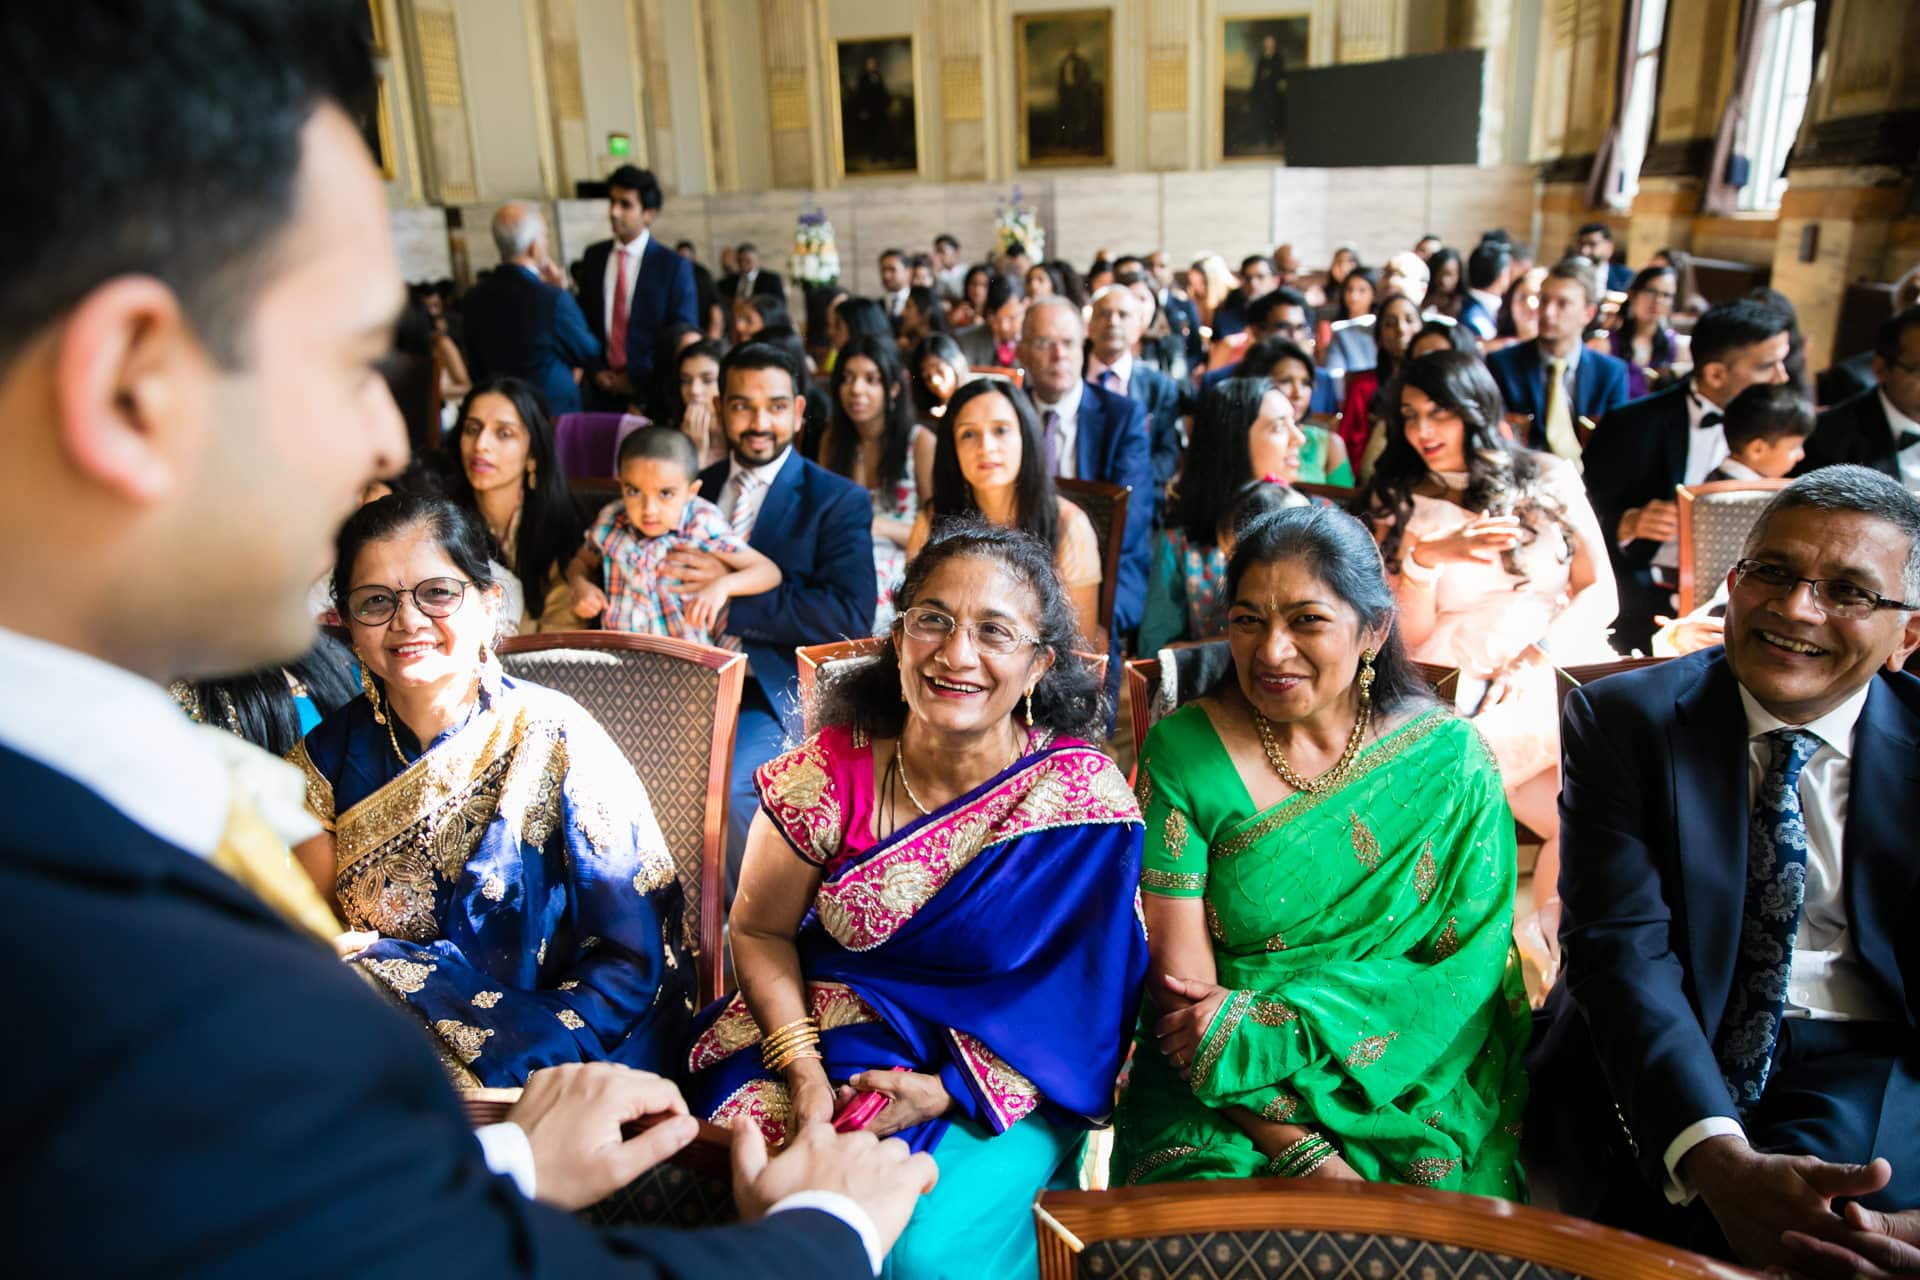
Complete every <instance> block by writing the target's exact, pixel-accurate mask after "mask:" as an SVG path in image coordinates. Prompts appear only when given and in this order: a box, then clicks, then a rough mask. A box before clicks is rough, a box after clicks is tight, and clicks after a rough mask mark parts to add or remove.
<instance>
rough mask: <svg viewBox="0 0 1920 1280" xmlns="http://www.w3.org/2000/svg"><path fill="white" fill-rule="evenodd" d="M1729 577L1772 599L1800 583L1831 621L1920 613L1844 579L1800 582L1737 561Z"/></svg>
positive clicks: (1757, 563)
mask: <svg viewBox="0 0 1920 1280" xmlns="http://www.w3.org/2000/svg"><path fill="white" fill-rule="evenodd" d="M1733 574H1734V581H1735V582H1736V583H1738V584H1740V585H1742V586H1755V587H1759V588H1760V589H1761V590H1763V591H1765V592H1766V593H1767V594H1768V595H1773V596H1784V595H1787V594H1790V593H1791V592H1792V591H1793V589H1794V588H1795V587H1797V586H1799V585H1800V584H1801V583H1803V582H1804V583H1806V584H1807V589H1808V590H1809V591H1811V592H1812V593H1813V603H1814V604H1815V605H1816V606H1818V607H1819V609H1820V612H1822V613H1824V614H1826V615H1827V616H1828V617H1832V618H1864V617H1866V616H1867V615H1868V614H1870V613H1874V612H1876V611H1878V610H1880V609H1905V610H1908V611H1913V610H1920V604H1908V603H1907V602H1906V601H1904V600H1889V599H1888V598H1887V597H1885V596H1883V595H1881V594H1880V593H1879V592H1877V591H1869V590H1867V589H1866V588H1865V587H1863V586H1861V585H1860V584H1859V583H1857V582H1848V581H1847V580H1846V579H1845V578H1803V577H1801V576H1800V575H1799V574H1797V573H1793V572H1791V571H1790V570H1787V569H1783V568H1781V567H1780V566H1779V565H1777V564H1768V563H1767V562H1766V561H1765V560H1741V561H1739V562H1738V563H1737V564H1735V565H1734V566H1733Z"/></svg>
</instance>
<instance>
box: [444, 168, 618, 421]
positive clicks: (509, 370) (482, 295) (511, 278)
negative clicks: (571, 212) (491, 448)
mask: <svg viewBox="0 0 1920 1280" xmlns="http://www.w3.org/2000/svg"><path fill="white" fill-rule="evenodd" d="M493 244H494V247H495V248H496V249H498V250H499V251H500V265H499V266H498V267H495V268H494V269H493V270H492V271H491V272H489V273H488V274H487V278H486V279H484V280H482V281H481V282H480V283H479V284H477V285H475V286H474V287H473V289H472V291H471V292H469V293H468V294H467V305H466V319H467V365H468V367H469V368H470V369H472V371H473V378H474V382H475V383H476V384H478V383H480V382H483V381H485V380H486V379H488V378H492V377H498V376H501V375H511V376H513V377H516V378H524V379H526V380H527V381H528V382H531V383H532V384H533V385H534V386H535V387H538V388H539V390H540V394H541V395H543V396H545V397H546V400H547V410H548V412H550V413H551V414H553V416H555V417H558V416H559V415H561V414H563V413H578V412H579V411H580V382H579V378H578V377H577V375H576V371H577V370H582V369H587V368H590V367H592V366H593V364H594V363H595V362H596V361H597V360H599V358H600V341H599V339H597V338H595V337H594V336H593V331H592V330H591V329H589V328H588V327H587V318H586V316H585V315H583V314H582V313H581V311H580V304H579V303H577V302H575V301H574V300H573V295H572V294H571V293H568V292H567V290H566V288H565V279H566V277H565V276H564V275H563V274H562V273H561V271H560V268H559V267H558V266H556V265H555V264H554V261H553V258H552V257H551V256H550V255H549V254H548V252H547V223H546V219H545V218H543V217H541V216H540V211H539V210H538V209H536V208H534V207H533V206H532V205H530V204H525V203H523V202H521V201H518V200H514V201H510V202H509V203H507V204H503V205H501V206H500V210H499V212H497V213H495V214H494V215H493Z"/></svg>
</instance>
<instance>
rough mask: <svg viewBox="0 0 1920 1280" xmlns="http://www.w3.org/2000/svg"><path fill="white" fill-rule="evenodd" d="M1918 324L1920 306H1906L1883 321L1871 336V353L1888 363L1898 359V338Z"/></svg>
mask: <svg viewBox="0 0 1920 1280" xmlns="http://www.w3.org/2000/svg"><path fill="white" fill-rule="evenodd" d="M1916 325H1920V306H1914V307H1908V308H1907V309H1906V310H1905V311H1902V312H1900V313H1899V314H1898V315H1896V316H1893V317H1892V318H1890V319H1888V320H1886V321H1884V322H1883V323H1882V324H1881V325H1880V329H1879V331H1878V332H1877V333H1875V334H1874V337H1873V354H1875V355H1877V356H1879V357H1880V358H1881V359H1882V360H1885V361H1886V362H1887V363H1888V364H1898V363H1899V361H1900V340H1901V339H1902V338H1904V337H1906V336H1907V330H1909V329H1911V328H1913V327H1915V326H1916Z"/></svg>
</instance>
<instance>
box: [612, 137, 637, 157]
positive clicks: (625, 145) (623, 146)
mask: <svg viewBox="0 0 1920 1280" xmlns="http://www.w3.org/2000/svg"><path fill="white" fill-rule="evenodd" d="M607 154H608V155H610V156H630V155H632V154H633V139H632V138H629V137H628V136H627V135H626V134H624V133H610V134H608V135H607Z"/></svg>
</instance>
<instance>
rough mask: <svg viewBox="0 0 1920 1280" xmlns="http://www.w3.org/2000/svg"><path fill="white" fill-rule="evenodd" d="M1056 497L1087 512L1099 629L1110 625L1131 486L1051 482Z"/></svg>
mask: <svg viewBox="0 0 1920 1280" xmlns="http://www.w3.org/2000/svg"><path fill="white" fill-rule="evenodd" d="M1053 484H1054V487H1055V488H1056V489H1058V490H1059V491H1060V496H1061V497H1063V498H1065V499H1066V500H1067V501H1068V502H1071V503H1073V505H1074V506H1076V507H1079V508H1080V509H1081V510H1082V511H1084V512H1086V513H1087V519H1088V520H1089V521H1090V522H1091V523H1092V525H1093V536H1094V539H1095V540H1096V541H1098V542H1099V544H1100V628H1101V630H1103V631H1104V630H1106V629H1107V628H1109V627H1111V626H1112V625H1113V595H1114V592H1115V591H1116V590H1117V589H1118V588H1119V586H1120V554H1121V552H1122V551H1124V550H1125V549H1126V535H1127V504H1128V502H1129V501H1130V500H1131V499H1132V497H1133V486H1132V485H1126V484H1101V483H1100V482H1099V481H1097V480H1068V479H1065V478H1062V479H1059V480H1055V481H1054V482H1053Z"/></svg>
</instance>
